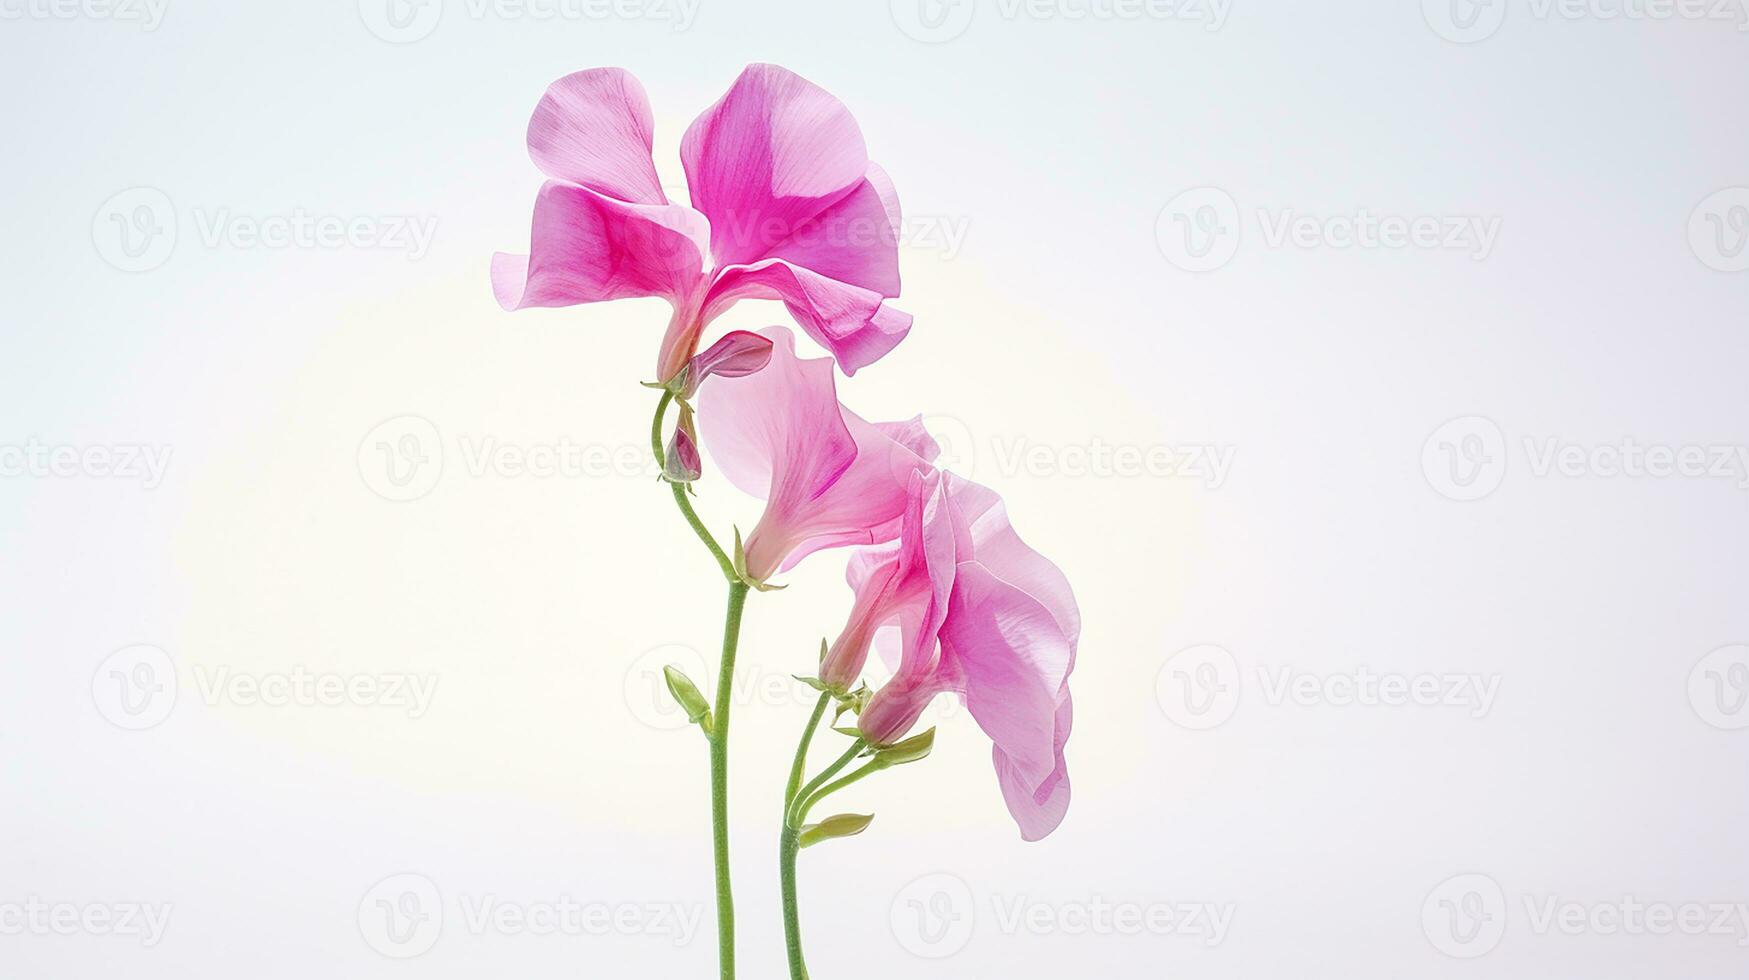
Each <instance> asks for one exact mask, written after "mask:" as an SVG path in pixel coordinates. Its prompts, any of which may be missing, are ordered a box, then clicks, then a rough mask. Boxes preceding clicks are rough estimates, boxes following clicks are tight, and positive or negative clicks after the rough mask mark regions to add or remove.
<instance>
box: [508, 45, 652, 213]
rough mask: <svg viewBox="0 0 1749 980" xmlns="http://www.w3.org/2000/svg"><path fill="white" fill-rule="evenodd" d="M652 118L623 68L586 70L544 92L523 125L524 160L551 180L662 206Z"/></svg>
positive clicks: (641, 89)
mask: <svg viewBox="0 0 1749 980" xmlns="http://www.w3.org/2000/svg"><path fill="white" fill-rule="evenodd" d="M654 131H655V121H654V119H653V117H652V115H651V113H650V99H649V97H648V96H646V95H645V94H644V87H643V86H642V85H640V84H638V80H637V79H636V78H634V77H633V76H632V74H631V73H630V72H628V71H626V70H625V69H623V68H591V69H589V70H588V71H580V72H576V73H575V74H571V75H566V76H565V77H564V78H561V79H559V80H558V81H556V82H554V83H553V84H552V85H551V86H549V87H548V88H547V91H546V94H545V95H543V96H541V100H540V102H539V103H538V104H536V105H535V107H534V115H533V116H531V117H530V118H529V120H528V155H529V156H530V157H531V158H533V160H534V165H535V166H537V167H539V168H540V169H541V172H542V173H544V174H546V175H547V176H548V177H552V178H554V179H555V180H563V181H567V182H569V183H573V184H578V185H580V186H583V187H587V188H589V189H590V190H594V191H600V192H601V193H603V194H606V195H608V196H609V197H615V198H618V199H620V200H622V201H629V202H631V203H634V204H666V203H668V198H667V197H666V196H664V195H663V193H662V182H661V180H660V178H658V177H657V176H656V164H655V162H654V161H652V160H651V159H650V146H651V143H652V140H653V134H654Z"/></svg>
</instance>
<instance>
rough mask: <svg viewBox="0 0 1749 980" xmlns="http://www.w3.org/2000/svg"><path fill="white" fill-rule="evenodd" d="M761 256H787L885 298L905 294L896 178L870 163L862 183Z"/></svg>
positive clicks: (773, 244)
mask: <svg viewBox="0 0 1749 980" xmlns="http://www.w3.org/2000/svg"><path fill="white" fill-rule="evenodd" d="M760 257H761V258H766V257H770V258H779V259H784V260H785V261H787V262H789V263H790V264H791V265H797V266H800V267H802V268H804V269H807V270H809V271H811V272H816V273H819V274H820V275H822V276H825V277H826V278H828V279H836V280H837V281H839V282H842V283H848V284H850V285H852V286H860V287H862V288H863V289H867V290H871V291H873V292H876V293H879V294H880V295H882V296H886V297H893V296H897V295H899V198H898V195H897V194H896V193H895V192H894V190H893V182H892V181H891V180H890V179H889V178H888V177H887V175H886V172H885V171H883V170H881V168H879V167H877V166H875V165H874V164H872V163H871V164H869V165H868V176H867V177H866V178H864V179H863V181H862V182H861V183H859V184H857V185H856V186H855V187H853V188H851V190H850V191H849V193H847V194H845V195H844V196H843V197H841V198H839V199H838V201H837V202H836V203H834V204H833V205H832V206H830V207H828V208H826V209H825V210H824V211H821V212H820V213H819V214H817V215H815V216H813V217H811V218H809V219H807V220H806V221H804V222H802V223H801V224H800V225H798V226H797V227H796V228H795V229H794V230H793V232H792V233H791V234H790V235H789V236H788V237H787V238H784V239H782V240H780V241H776V242H772V243H771V244H770V245H769V247H767V248H766V250H765V252H764V254H763V255H761V256H760Z"/></svg>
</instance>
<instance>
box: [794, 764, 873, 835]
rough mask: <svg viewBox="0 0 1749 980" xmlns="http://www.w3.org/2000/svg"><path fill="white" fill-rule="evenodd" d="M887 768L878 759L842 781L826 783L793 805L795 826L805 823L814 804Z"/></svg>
mask: <svg viewBox="0 0 1749 980" xmlns="http://www.w3.org/2000/svg"><path fill="white" fill-rule="evenodd" d="M888 768H891V767H890V766H888V764H887V763H885V762H882V761H880V760H879V759H876V760H874V761H872V762H870V763H868V764H867V765H865V766H863V767H862V768H860V769H857V770H855V771H854V772H852V773H851V774H850V775H848V776H845V777H844V778H843V779H840V780H837V781H835V782H831V783H828V784H826V785H825V786H823V787H821V788H820V789H819V790H817V791H815V792H814V793H812V794H811V795H807V796H804V797H803V798H802V799H801V800H800V801H799V802H797V803H795V804H793V812H794V814H795V817H794V820H795V823H796V825H797V826H800V825H801V824H802V823H803V822H804V821H806V820H807V819H808V811H809V810H812V809H813V808H814V804H816V803H818V802H820V801H821V800H823V799H825V798H826V797H828V796H831V795H832V794H833V793H836V792H838V791H839V790H841V789H843V788H844V787H846V786H849V785H850V784H852V783H855V782H858V781H860V780H863V779H867V778H868V777H870V776H872V775H874V774H875V773H877V772H880V771H881V770H882V769H888Z"/></svg>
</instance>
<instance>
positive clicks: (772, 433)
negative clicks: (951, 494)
mask: <svg viewBox="0 0 1749 980" xmlns="http://www.w3.org/2000/svg"><path fill="white" fill-rule="evenodd" d="M762 333H763V334H764V335H765V336H766V337H769V338H771V339H772V340H773V341H774V346H773V349H772V352H771V362H770V363H769V364H767V365H766V367H765V369H764V370H762V371H759V372H758V373H756V374H751V375H747V376H746V377H741V378H724V377H720V376H719V377H715V378H712V379H710V380H709V381H708V382H706V384H705V385H704V386H703V387H702V388H701V389H700V391H699V408H700V413H699V414H700V416H701V424H702V425H703V427H704V437H705V443H706V445H707V446H708V447H709V449H710V452H711V457H712V459H714V460H715V461H716V463H717V466H718V467H719V468H721V469H722V471H723V473H724V475H725V476H727V477H728V479H729V482H731V483H733V484H735V486H737V487H739V488H741V489H742V490H744V491H746V492H747V493H750V494H753V495H754V496H760V497H764V498H765V501H766V505H765V513H764V515H763V516H761V517H760V519H759V524H758V525H757V526H755V527H754V529H753V532H752V533H751V534H749V535H748V536H747V538H746V540H745V542H744V543H745V545H746V551H747V566H748V568H747V570H748V573H749V574H750V575H752V576H753V577H754V578H756V579H759V580H764V579H765V578H767V577H768V576H770V575H771V574H774V573H775V572H777V571H779V570H782V569H788V568H791V567H793V566H794V565H795V563H796V562H798V561H800V560H801V559H802V558H803V557H805V556H807V555H809V554H811V553H813V552H815V551H818V550H819V549H821V548H831V547H837V546H841V545H848V544H874V543H876V542H879V541H886V540H890V539H892V538H893V537H896V536H897V535H898V533H899V525H900V521H901V518H902V516H903V513H904V508H905V501H906V487H907V486H908V485H909V483H910V479H911V475H912V474H913V473H916V472H923V471H927V470H928V469H929V468H930V467H929V462H930V461H929V460H927V459H925V458H923V457H922V456H920V455H918V454H917V453H915V452H913V451H912V450H911V449H909V448H907V447H906V446H904V445H901V444H900V443H897V442H894V441H893V440H892V439H891V438H889V437H888V436H887V435H886V434H885V433H884V432H882V430H881V429H880V427H878V426H876V425H873V424H871V423H869V422H866V421H864V420H863V419H861V418H859V417H858V416H857V415H855V414H854V413H852V412H849V411H846V410H844V409H843V407H842V406H840V405H839V404H838V396H837V391H836V388H835V385H834V376H833V371H832V362H831V361H830V360H829V359H827V358H814V359H807V360H804V359H801V358H798V357H797V356H796V353H795V335H794V334H792V333H790V332H789V331H788V330H786V329H784V328H782V327H771V328H768V329H767V330H765V331H762Z"/></svg>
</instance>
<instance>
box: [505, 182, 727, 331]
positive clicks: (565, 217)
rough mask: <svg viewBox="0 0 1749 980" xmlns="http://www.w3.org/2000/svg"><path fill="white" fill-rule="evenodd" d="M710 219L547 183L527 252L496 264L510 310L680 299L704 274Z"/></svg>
mask: <svg viewBox="0 0 1749 980" xmlns="http://www.w3.org/2000/svg"><path fill="white" fill-rule="evenodd" d="M705 231H706V228H705V221H704V219H703V217H701V216H700V215H699V214H698V213H697V212H696V211H693V210H692V209H690V208H686V207H681V206H679V205H671V204H627V203H625V202H624V201H619V200H615V199H614V198H611V197H607V196H605V195H602V194H598V193H596V192H595V191H591V190H588V189H586V188H583V187H578V186H576V185H573V184H564V183H559V182H557V181H548V182H547V183H546V184H545V185H544V186H542V187H541V190H540V195H539V197H537V198H536V199H535V205H534V222H533V232H532V234H531V236H530V249H529V251H530V254H529V255H528V256H527V257H526V258H524V257H522V256H513V255H506V254H503V253H500V254H499V255H497V256H494V258H493V260H492V289H493V292H494V293H496V294H497V297H498V302H499V304H500V305H502V306H503V307H504V308H505V309H507V310H516V309H523V308H526V307H530V306H571V305H574V304H577V303H593V302H598V301H601V300H609V299H622V298H626V297H633V296H663V297H667V298H668V299H670V300H672V301H675V302H678V301H679V300H680V298H681V297H684V296H686V295H688V294H690V293H692V292H694V291H695V290H696V288H697V286H698V283H699V282H700V280H701V278H702V276H703V263H704V259H703V253H702V244H703V237H704V234H705Z"/></svg>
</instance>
